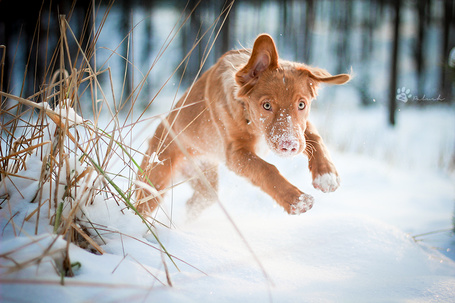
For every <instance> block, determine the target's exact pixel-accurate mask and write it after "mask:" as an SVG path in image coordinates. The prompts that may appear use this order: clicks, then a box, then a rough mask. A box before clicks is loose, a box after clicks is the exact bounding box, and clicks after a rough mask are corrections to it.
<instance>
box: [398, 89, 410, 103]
mask: <svg viewBox="0 0 455 303" xmlns="http://www.w3.org/2000/svg"><path fill="white" fill-rule="evenodd" d="M410 92H411V90H410V89H409V88H408V89H406V87H404V86H403V87H402V88H399V89H397V100H398V101H401V102H404V103H406V102H408V101H409V99H411V98H412V94H410Z"/></svg>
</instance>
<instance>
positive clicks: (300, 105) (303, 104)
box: [299, 101, 306, 110]
mask: <svg viewBox="0 0 455 303" xmlns="http://www.w3.org/2000/svg"><path fill="white" fill-rule="evenodd" d="M305 107H306V104H305V102H303V101H300V102H299V110H304V109H305Z"/></svg>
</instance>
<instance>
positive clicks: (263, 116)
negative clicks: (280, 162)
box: [137, 35, 350, 214]
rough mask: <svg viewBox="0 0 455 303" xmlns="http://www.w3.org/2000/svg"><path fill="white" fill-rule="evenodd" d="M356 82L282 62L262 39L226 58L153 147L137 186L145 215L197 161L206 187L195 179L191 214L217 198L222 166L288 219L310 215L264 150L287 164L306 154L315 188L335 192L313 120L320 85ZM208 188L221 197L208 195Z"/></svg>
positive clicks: (306, 201) (162, 128) (184, 101)
mask: <svg viewBox="0 0 455 303" xmlns="http://www.w3.org/2000/svg"><path fill="white" fill-rule="evenodd" d="M349 80H350V76H349V75H348V74H340V75H336V76H332V75H330V74H329V73H328V72H327V71H325V70H323V69H319V68H314V67H310V66H307V65H305V64H302V63H295V62H289V61H284V60H281V59H279V58H278V52H277V50H276V47H275V43H274V41H273V39H272V38H271V37H270V36H269V35H260V36H259V37H258V38H257V39H256V41H255V42H254V47H253V50H236V51H230V52H227V53H226V54H225V55H224V56H222V57H221V58H220V59H219V60H218V62H217V63H216V64H215V65H214V66H212V67H211V68H210V69H209V70H208V71H206V72H205V73H204V74H203V75H202V76H201V78H200V79H199V80H198V81H197V82H196V83H195V84H194V85H193V86H192V87H191V88H190V89H189V90H188V91H187V92H186V93H185V94H184V95H183V96H182V98H181V99H180V100H179V102H178V104H177V106H176V108H175V110H174V111H173V112H172V113H171V114H170V115H169V116H168V117H167V118H166V119H165V120H164V121H163V122H162V123H161V124H160V125H159V126H158V128H157V130H156V132H155V135H154V136H153V137H152V138H151V139H150V144H149V148H148V150H147V155H146V156H145V157H144V160H143V162H142V165H141V168H142V170H143V172H142V173H139V177H138V181H139V182H137V184H138V185H139V186H138V192H137V201H138V210H139V211H140V212H141V213H143V214H145V213H150V212H151V211H153V210H154V209H155V208H156V207H157V206H158V203H159V200H161V197H160V195H159V194H158V193H157V191H164V190H165V189H166V188H167V187H168V186H169V185H170V183H171V180H172V177H173V176H174V175H175V174H176V172H177V171H179V172H182V173H183V174H185V175H187V176H189V177H194V175H195V174H194V170H193V171H192V170H191V167H194V163H195V162H194V161H193V160H194V159H197V163H198V165H199V168H201V169H202V171H204V175H205V177H206V180H202V179H201V178H193V179H192V181H191V183H192V185H193V187H194V189H195V193H194V195H193V197H192V198H191V199H190V200H189V201H188V204H187V205H188V206H195V205H198V207H199V208H203V207H206V206H207V205H208V204H210V201H213V200H214V199H215V198H216V197H214V193H215V192H216V189H217V181H218V174H217V165H218V163H219V162H223V163H225V164H226V166H227V167H228V168H229V169H230V170H232V171H234V172H235V173H237V174H238V175H240V176H243V177H246V178H247V179H248V180H250V181H251V183H253V184H254V185H257V186H259V187H260V188H261V189H262V190H263V191H264V192H266V193H267V194H269V195H270V196H271V197H272V198H273V199H275V201H276V202H277V203H278V204H279V205H281V206H282V207H283V208H284V210H285V211H286V212H288V213H289V214H300V213H303V212H306V211H307V210H309V209H310V208H311V207H312V206H313V197H311V196H310V195H307V194H305V193H303V192H302V191H300V190H299V189H298V188H297V187H295V186H293V185H292V184H290V183H289V181H287V180H286V179H285V178H284V177H283V176H282V175H281V174H280V172H279V171H278V170H277V168H276V167H275V166H273V165H271V164H269V163H267V162H265V161H264V160H262V159H261V158H260V157H259V156H258V155H257V153H258V152H259V149H260V145H261V144H260V142H261V141H265V142H266V143H267V146H268V148H269V149H270V150H272V151H273V152H275V153H276V154H278V155H280V156H284V157H289V156H295V155H298V154H301V153H304V154H306V155H307V156H308V158H309V169H310V171H311V173H312V177H313V186H314V187H315V188H318V189H320V190H322V191H323V192H331V191H334V190H336V189H337V188H338V186H339V177H338V173H337V171H336V168H335V166H334V165H333V163H332V162H331V160H330V156H329V153H328V151H327V149H326V147H325V146H324V143H323V141H322V139H321V137H320V136H319V134H318V131H317V130H316V128H315V127H314V126H313V125H312V124H311V122H310V121H309V120H308V116H309V114H310V107H311V102H312V100H313V99H314V98H315V97H316V93H317V86H318V84H320V83H329V84H344V83H346V82H348V81H349ZM263 139H265V140H263ZM189 158H190V159H189ZM158 159H159V161H158ZM190 160H191V161H190ZM196 171H197V170H196ZM196 176H199V177H201V176H202V175H201V174H199V175H196ZM207 181H208V182H209V183H210V185H211V187H212V188H213V189H214V190H215V191H213V190H208V189H207V186H206V185H207V184H208V183H207ZM144 183H148V184H151V185H152V186H154V188H155V189H156V190H154V189H152V188H151V187H150V186H144ZM140 185H142V186H140Z"/></svg>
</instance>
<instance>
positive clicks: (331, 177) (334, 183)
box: [313, 173, 340, 193]
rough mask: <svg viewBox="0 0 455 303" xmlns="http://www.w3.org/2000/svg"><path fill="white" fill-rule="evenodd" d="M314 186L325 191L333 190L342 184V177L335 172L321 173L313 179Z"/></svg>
mask: <svg viewBox="0 0 455 303" xmlns="http://www.w3.org/2000/svg"><path fill="white" fill-rule="evenodd" d="M313 186H314V188H316V189H319V190H321V191H322V192H324V193H329V192H333V191H335V190H336V189H337V188H338V187H339V186H340V177H338V176H337V175H336V174H334V173H327V174H323V175H319V176H317V177H316V178H315V179H314V180H313Z"/></svg>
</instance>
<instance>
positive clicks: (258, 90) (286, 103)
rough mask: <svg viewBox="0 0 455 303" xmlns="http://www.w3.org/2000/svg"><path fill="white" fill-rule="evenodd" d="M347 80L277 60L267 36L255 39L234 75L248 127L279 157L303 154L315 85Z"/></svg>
mask: <svg viewBox="0 0 455 303" xmlns="http://www.w3.org/2000/svg"><path fill="white" fill-rule="evenodd" d="M349 80H350V76H349V75H347V74H339V75H335V76H332V75H331V74H330V73H328V72H327V71H325V70H323V69H320V68H313V67H310V66H307V65H305V64H299V63H293V62H288V61H283V60H279V59H278V51H277V49H276V46H275V43H274V41H273V39H272V38H271V37H270V36H269V35H260V36H259V37H258V38H257V39H256V41H255V42H254V46H253V50H252V51H251V56H250V58H249V60H248V63H247V64H246V65H245V66H244V67H242V68H241V69H240V70H239V71H238V72H237V73H236V74H235V81H236V82H237V84H238V86H239V90H238V93H237V97H239V98H241V99H242V100H243V102H244V104H245V107H246V109H247V111H248V114H249V119H250V121H251V123H253V124H254V126H255V127H256V128H257V129H259V130H260V132H261V133H262V134H263V135H264V137H265V139H266V141H267V144H268V146H269V147H270V149H271V150H272V151H274V152H275V153H277V154H278V155H280V156H294V155H297V154H299V153H301V152H303V151H304V150H305V148H306V142H305V136H304V133H305V128H306V121H307V119H308V115H309V113H310V107H311V100H312V99H313V98H314V97H315V96H316V89H317V88H316V86H317V84H319V83H328V84H344V83H346V82H348V81H349Z"/></svg>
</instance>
